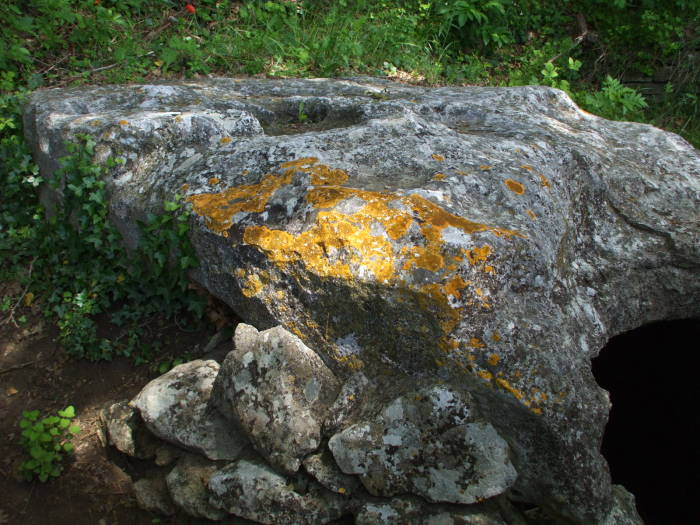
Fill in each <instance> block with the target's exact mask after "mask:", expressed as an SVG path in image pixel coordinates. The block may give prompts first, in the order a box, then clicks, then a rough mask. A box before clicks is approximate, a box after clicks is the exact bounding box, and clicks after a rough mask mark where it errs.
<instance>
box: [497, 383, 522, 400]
mask: <svg viewBox="0 0 700 525" xmlns="http://www.w3.org/2000/svg"><path fill="white" fill-rule="evenodd" d="M496 384H497V385H498V386H499V387H500V388H502V389H503V390H505V391H506V392H510V393H511V394H512V395H513V396H514V397H515V398H516V399H517V400H519V401H520V400H522V399H523V397H525V396H524V395H523V393H522V392H521V391H520V390H518V389H517V388H514V387H513V385H511V384H510V383H509V382H508V381H507V380H506V379H503V378H502V377H499V378H496Z"/></svg>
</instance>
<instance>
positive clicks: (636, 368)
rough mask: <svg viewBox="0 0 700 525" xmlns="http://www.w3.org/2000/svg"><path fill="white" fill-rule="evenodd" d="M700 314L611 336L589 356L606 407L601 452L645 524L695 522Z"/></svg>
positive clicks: (699, 515) (699, 506)
mask: <svg viewBox="0 0 700 525" xmlns="http://www.w3.org/2000/svg"><path fill="white" fill-rule="evenodd" d="M698 353H700V319H688V320H681V321H662V322H657V323H653V324H648V325H645V326H642V327H640V328H638V329H636V330H632V331H630V332H626V333H624V334H620V335H618V336H617V337H614V338H612V339H611V340H610V341H609V342H608V344H607V345H606V346H605V348H603V349H602V350H601V352H600V355H599V356H598V357H597V358H596V359H594V360H593V374H594V376H595V378H596V381H597V382H598V384H599V385H600V386H601V387H603V388H604V389H605V390H607V391H608V392H610V399H611V401H612V409H611V411H610V419H609V421H608V424H607V426H606V427H605V433H604V436H603V445H602V453H603V456H605V459H606V460H607V462H608V465H609V466H610V472H611V474H612V480H613V483H615V484H620V485H623V486H624V487H625V488H626V489H627V490H628V491H630V492H631V493H632V494H634V495H635V498H636V501H637V509H638V510H639V514H640V515H641V517H642V519H643V520H644V523H645V524H646V525H668V524H685V523H700V501H698V500H696V498H697V497H698V496H699V495H700V470H699V469H700V447H699V446H700V435H699V434H698V432H697V429H698V427H699V426H700V407H699V406H698V405H697V404H696V403H698V401H700V368H698V367H697V366H696V361H695V359H697V357H698V356H697V354H698Z"/></svg>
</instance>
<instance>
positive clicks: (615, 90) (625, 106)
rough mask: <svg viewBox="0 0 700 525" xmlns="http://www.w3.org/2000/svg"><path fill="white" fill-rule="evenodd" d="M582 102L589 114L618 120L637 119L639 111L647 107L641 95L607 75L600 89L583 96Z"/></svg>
mask: <svg viewBox="0 0 700 525" xmlns="http://www.w3.org/2000/svg"><path fill="white" fill-rule="evenodd" d="M583 102H584V106H585V107H586V109H588V110H589V111H590V112H592V113H595V114H597V115H600V116H602V117H605V118H610V119H618V120H623V119H627V120H631V119H634V118H639V116H640V115H641V111H642V110H643V109H644V108H646V107H647V103H646V101H645V100H644V97H643V96H642V95H640V94H639V93H637V92H636V91H635V90H634V89H632V88H628V87H626V86H623V85H622V84H620V82H619V81H618V80H616V79H614V78H612V77H611V76H609V75H608V77H606V79H605V80H604V81H603V86H602V89H601V90H600V91H597V92H595V93H587V94H585V95H584V98H583Z"/></svg>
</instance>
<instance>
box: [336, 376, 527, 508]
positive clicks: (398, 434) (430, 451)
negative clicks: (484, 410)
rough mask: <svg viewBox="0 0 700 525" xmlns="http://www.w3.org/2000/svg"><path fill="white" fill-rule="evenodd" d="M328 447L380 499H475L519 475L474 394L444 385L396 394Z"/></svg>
mask: <svg viewBox="0 0 700 525" xmlns="http://www.w3.org/2000/svg"><path fill="white" fill-rule="evenodd" d="M328 446H329V448H330V450H331V452H332V453H333V457H334V458H335V460H336V462H337V463H338V465H339V466H340V468H341V470H342V471H343V472H345V473H346V474H357V475H359V476H360V479H361V480H362V483H363V485H364V486H365V488H366V489H367V490H368V491H369V492H370V494H373V495H375V496H394V495H398V494H405V493H412V494H415V495H418V496H422V497H423V498H425V499H426V500H428V501H432V502H446V503H462V504H471V503H475V502H478V501H482V500H485V499H488V498H491V497H493V496H497V495H499V494H502V493H503V492H504V491H506V490H507V489H508V488H509V487H510V486H512V485H513V483H514V482H515V479H516V477H517V474H516V472H515V469H514V467H513V465H512V463H511V462H510V458H509V448H508V445H507V443H506V442H505V441H504V440H503V438H501V437H500V436H499V435H498V433H497V432H496V430H495V429H494V428H493V426H491V424H489V423H488V422H485V421H484V420H483V419H481V418H478V417H477V414H476V410H475V409H474V403H473V401H472V399H471V397H470V396H469V395H468V394H467V393H459V392H457V391H455V390H453V389H450V388H448V387H445V386H440V385H436V386H433V387H430V388H425V389H421V390H418V391H413V392H410V393H407V394H406V395H404V396H402V397H398V398H396V399H394V400H393V401H391V402H390V403H389V404H388V405H387V406H386V407H385V408H384V409H383V410H382V412H381V413H380V414H378V415H377V416H376V417H374V418H372V419H370V420H365V421H361V422H359V423H356V424H354V425H352V426H350V427H348V428H347V429H345V430H343V431H342V432H340V433H338V434H336V435H334V436H333V437H332V438H331V439H330V441H329V442H328Z"/></svg>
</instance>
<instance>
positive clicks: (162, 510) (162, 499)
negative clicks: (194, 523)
mask: <svg viewBox="0 0 700 525" xmlns="http://www.w3.org/2000/svg"><path fill="white" fill-rule="evenodd" d="M132 487H133V490H134V496H135V497H136V503H137V504H138V506H139V507H141V508H142V509H143V510H147V511H148V512H156V513H158V514H165V515H166V516H172V515H173V514H175V512H176V509H175V505H173V501H172V500H171V499H170V494H169V493H168V487H167V486H166V485H165V480H164V479H163V478H161V477H157V478H141V479H140V480H138V481H135V482H134V483H133V485H132Z"/></svg>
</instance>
